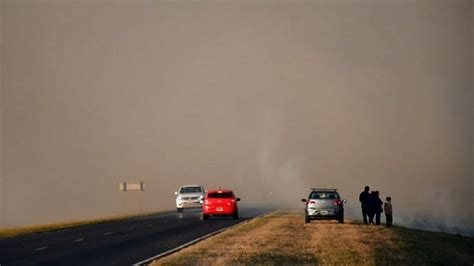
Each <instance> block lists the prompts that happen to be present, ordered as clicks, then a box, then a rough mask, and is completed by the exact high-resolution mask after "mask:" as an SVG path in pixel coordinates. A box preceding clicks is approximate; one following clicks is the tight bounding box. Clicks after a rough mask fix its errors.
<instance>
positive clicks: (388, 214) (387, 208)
mask: <svg viewBox="0 0 474 266" xmlns="http://www.w3.org/2000/svg"><path fill="white" fill-rule="evenodd" d="M386 200H387V201H386V202H385V203H384V204H383V210H384V212H385V221H386V222H387V226H388V227H390V226H392V222H393V216H392V215H393V213H392V198H391V197H387V198H386Z"/></svg>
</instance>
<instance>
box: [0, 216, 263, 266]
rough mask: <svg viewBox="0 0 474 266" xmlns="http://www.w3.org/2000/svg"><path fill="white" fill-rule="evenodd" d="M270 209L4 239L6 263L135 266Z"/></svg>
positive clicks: (1, 254) (0, 258)
mask: <svg viewBox="0 0 474 266" xmlns="http://www.w3.org/2000/svg"><path fill="white" fill-rule="evenodd" d="M264 212H265V211H264V210H257V209H244V208H242V209H241V210H240V219H239V220H237V221H234V220H232V219H227V218H219V219H212V218H211V220H208V221H201V220H200V212H199V210H185V212H184V213H183V214H177V213H175V212H167V213H162V214H157V215H154V216H147V217H138V218H132V219H127V220H123V221H119V222H111V223H105V224H96V225H87V226H81V227H76V228H70V229H64V230H59V231H51V232H43V233H35V234H28V235H23V236H18V237H14V238H7V239H0V265H1V266H8V265H131V264H133V263H136V262H139V261H142V260H145V259H147V258H150V257H153V256H155V255H157V254H159V253H162V252H165V251H167V250H170V249H173V248H175V247H177V246H180V245H182V244H184V243H187V242H189V241H191V240H193V239H196V238H198V237H201V236H204V235H207V234H209V233H211V232H214V231H217V230H220V229H222V228H225V227H229V226H232V225H235V224H237V223H239V222H242V221H244V220H247V219H251V218H253V217H255V216H257V215H260V214H262V213H264Z"/></svg>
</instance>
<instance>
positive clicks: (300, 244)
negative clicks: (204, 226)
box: [153, 212, 474, 266]
mask: <svg viewBox="0 0 474 266" xmlns="http://www.w3.org/2000/svg"><path fill="white" fill-rule="evenodd" d="M473 263H474V239H473V238H467V237H461V236H455V235H450V234H445V233H433V232H425V231H420V230H411V229H407V228H400V227H394V228H386V227H383V226H366V225H362V224H360V223H356V222H351V221H348V222H346V223H345V224H338V223H336V222H332V221H313V222H312V223H310V224H305V223H304V219H303V217H302V215H301V214H299V213H292V212H279V213H275V214H272V215H269V216H264V217H262V218H259V219H256V220H254V221H251V222H249V223H247V224H243V225H241V226H238V227H236V228H233V229H230V230H228V231H225V232H224V233H222V234H219V235H217V236H214V237H211V238H209V239H207V240H205V241H202V242H200V243H198V244H196V245H193V246H191V247H188V248H185V249H183V250H182V251H180V252H177V253H174V254H172V255H170V256H168V257H165V258H162V259H160V260H158V261H155V262H154V263H153V265H155V266H156V265H195V264H198V265H208V264H217V265H235V264H250V265H253V264H265V265H287V264H350V265H353V264H357V265H358V264H363V265H379V264H384V265H385V264H393V265H398V264H404V265H405V264H417V265H418V264H450V265H451V264H462V265H473Z"/></svg>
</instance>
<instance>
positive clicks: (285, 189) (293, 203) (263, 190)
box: [0, 0, 474, 235]
mask: <svg viewBox="0 0 474 266" xmlns="http://www.w3.org/2000/svg"><path fill="white" fill-rule="evenodd" d="M0 6H1V8H2V16H1V17H0V20H1V22H2V23H1V24H2V27H1V32H0V35H1V36H2V40H3V44H2V45H1V54H2V56H1V59H0V60H1V62H0V68H1V69H2V75H1V78H2V79H1V83H0V84H1V86H0V89H1V92H2V93H1V95H2V102H1V108H0V110H1V117H2V119H1V128H2V134H1V143H2V144H3V145H2V148H1V158H2V165H1V169H2V174H1V180H2V182H1V183H0V185H1V186H2V188H1V193H2V195H1V197H0V199H1V201H0V204H2V205H3V214H2V220H3V221H4V224H3V226H18V225H24V224H36V223H45V222H54V221H60V220H71V219H79V218H90V217H97V216H107V215H115V214H122V213H131V212H138V211H139V206H140V204H142V208H143V210H144V211H154V210H160V209H172V208H174V207H175V206H174V205H173V204H174V195H173V192H174V191H176V190H177V188H178V187H179V186H180V185H182V184H192V183H199V184H203V185H204V186H205V187H206V188H215V187H226V188H231V189H234V190H235V191H236V193H237V195H238V196H240V197H241V198H242V205H247V206H274V207H301V208H302V205H301V202H300V201H299V200H300V199H301V198H303V197H306V196H307V194H308V193H309V188H311V187H319V186H320V187H334V188H338V189H339V192H340V194H341V195H342V197H343V198H345V199H347V200H348V203H347V208H346V210H347V212H348V214H349V216H352V217H355V218H357V217H359V216H360V214H359V212H360V211H359V209H360V207H359V204H358V201H357V200H358V199H357V197H358V194H359V193H360V191H361V190H362V189H363V187H364V186H365V185H369V186H370V187H371V189H373V190H379V191H380V193H381V196H382V197H383V198H384V197H386V196H391V197H392V199H393V207H394V219H395V220H394V222H395V223H398V224H406V225H409V226H413V227H423V228H428V227H429V228H431V229H433V230H443V231H450V232H459V233H462V234H470V235H472V230H473V227H474V220H473V219H474V218H473V217H474V208H473V207H472V206H471V204H470V203H471V202H472V200H473V196H472V195H473V194H472V191H471V190H472V188H473V187H474V184H473V173H474V168H473V167H474V162H473V158H474V154H473V139H472V138H473V136H474V130H473V123H472V121H474V119H473V114H474V110H473V105H472V99H473V87H474V86H473V85H474V80H473V77H474V68H473V58H474V55H473V52H474V51H473V48H472V47H474V45H473V44H474V41H473V36H474V33H473V28H474V27H473V25H474V22H473V16H474V7H473V4H472V1H428V0H427V1H416V2H404V1H402V2H393V1H380V2H369V1H336V2H333V1H307V2H306V1H301V2H278V3H276V2H274V3H270V2H259V3H250V2H233V3H220V2H219V3H218V2H212V1H211V2H193V3H172V2H160V1H156V2H149V1H148V2H140V3H138V2H134V3H125V2H120V1H117V2H116V1H110V2H101V3H92V2H82V1H78V2H74V1H71V2H69V3H62V2H49V1H44V2H42V1H39V2H30V1H2V3H1V4H0ZM468 55H470V56H468ZM124 181H126V182H139V181H143V182H145V186H146V191H145V192H143V193H140V192H126V193H124V192H119V191H118V184H119V183H120V182H124Z"/></svg>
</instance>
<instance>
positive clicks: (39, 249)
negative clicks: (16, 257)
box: [35, 247, 48, 251]
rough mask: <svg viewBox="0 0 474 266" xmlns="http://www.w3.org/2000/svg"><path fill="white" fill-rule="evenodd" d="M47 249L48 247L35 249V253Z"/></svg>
mask: <svg viewBox="0 0 474 266" xmlns="http://www.w3.org/2000/svg"><path fill="white" fill-rule="evenodd" d="M47 248H48V247H40V248H37V249H35V251H41V250H45V249H47Z"/></svg>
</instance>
